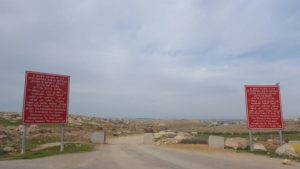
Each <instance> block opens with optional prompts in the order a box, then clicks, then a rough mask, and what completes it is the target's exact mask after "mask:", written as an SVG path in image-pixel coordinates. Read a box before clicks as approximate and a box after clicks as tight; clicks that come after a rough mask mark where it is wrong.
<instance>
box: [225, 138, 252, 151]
mask: <svg viewBox="0 0 300 169" xmlns="http://www.w3.org/2000/svg"><path fill="white" fill-rule="evenodd" d="M248 145H249V142H248V140H247V139H245V138H240V137H235V138H227V139H226V141H225V146H226V147H230V148H233V149H246V148H247V147H248Z"/></svg>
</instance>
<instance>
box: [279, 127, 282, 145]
mask: <svg viewBox="0 0 300 169" xmlns="http://www.w3.org/2000/svg"><path fill="white" fill-rule="evenodd" d="M279 142H280V145H282V144H283V136H282V130H279Z"/></svg>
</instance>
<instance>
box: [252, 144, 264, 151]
mask: <svg viewBox="0 0 300 169" xmlns="http://www.w3.org/2000/svg"><path fill="white" fill-rule="evenodd" d="M253 149H254V150H256V151H267V149H266V147H265V146H264V145H263V144H261V143H254V145H253Z"/></svg>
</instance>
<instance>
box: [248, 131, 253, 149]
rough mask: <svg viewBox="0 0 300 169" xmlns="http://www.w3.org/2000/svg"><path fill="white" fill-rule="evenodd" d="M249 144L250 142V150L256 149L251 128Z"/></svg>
mask: <svg viewBox="0 0 300 169" xmlns="http://www.w3.org/2000/svg"><path fill="white" fill-rule="evenodd" d="M249 144H250V151H254V148H253V138H252V131H251V130H249Z"/></svg>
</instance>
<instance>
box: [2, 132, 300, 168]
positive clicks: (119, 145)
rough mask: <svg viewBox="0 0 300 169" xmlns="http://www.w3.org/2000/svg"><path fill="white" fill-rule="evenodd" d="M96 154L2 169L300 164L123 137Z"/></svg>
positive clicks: (20, 162) (14, 164) (8, 165)
mask: <svg viewBox="0 0 300 169" xmlns="http://www.w3.org/2000/svg"><path fill="white" fill-rule="evenodd" d="M109 142H110V144H108V145H101V146H98V147H97V149H96V151H93V152H89V153H82V154H67V155H58V156H52V157H46V158H41V159H34V160H15V161H0V168H1V169H41V168H43V169H80V168H82V169H83V168H84V169H97V168H99V169H100V168H101V169H199V168H201V169H235V168H243V169H254V168H260V169H270V168H272V169H282V168H288V169H299V168H300V164H299V163H296V162H294V163H293V164H292V165H291V166H284V165H282V164H281V161H282V160H281V159H272V158H268V157H264V156H259V155H252V154H237V153H231V152H222V151H212V152H209V151H188V150H181V149H172V148H165V147H157V146H145V145H142V144H141V142H142V137H141V136H131V137H120V138H117V139H111V140H109Z"/></svg>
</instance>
